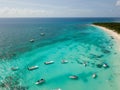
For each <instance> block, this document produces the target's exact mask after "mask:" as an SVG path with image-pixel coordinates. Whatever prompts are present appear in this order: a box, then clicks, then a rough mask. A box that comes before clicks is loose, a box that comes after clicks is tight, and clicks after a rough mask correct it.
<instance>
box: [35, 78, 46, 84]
mask: <svg viewBox="0 0 120 90" xmlns="http://www.w3.org/2000/svg"><path fill="white" fill-rule="evenodd" d="M44 82H45V80H44V79H40V80H38V81H37V82H36V83H35V84H36V85H38V84H43V83H44Z"/></svg>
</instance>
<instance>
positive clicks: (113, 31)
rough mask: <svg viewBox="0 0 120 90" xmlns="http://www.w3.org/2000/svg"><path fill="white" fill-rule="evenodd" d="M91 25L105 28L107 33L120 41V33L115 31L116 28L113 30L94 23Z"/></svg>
mask: <svg viewBox="0 0 120 90" xmlns="http://www.w3.org/2000/svg"><path fill="white" fill-rule="evenodd" d="M91 26H94V27H98V28H100V29H102V30H104V31H105V32H106V33H108V34H109V35H111V36H112V37H113V38H114V40H115V41H116V42H117V43H120V34H119V33H117V32H115V30H111V29H108V28H106V27H103V26H99V25H93V24H92V25H91Z"/></svg>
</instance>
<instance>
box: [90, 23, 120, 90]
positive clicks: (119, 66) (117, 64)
mask: <svg viewBox="0 0 120 90" xmlns="http://www.w3.org/2000/svg"><path fill="white" fill-rule="evenodd" d="M92 26H94V27H98V28H100V29H102V30H104V31H105V32H106V33H108V34H109V35H110V36H112V37H113V38H114V41H115V42H116V44H115V49H116V51H117V55H115V56H114V57H112V58H111V59H113V60H112V66H111V70H112V71H113V77H114V78H116V81H115V83H117V87H118V88H117V90H120V85H119V84H120V82H119V81H120V72H119V71H120V34H118V33H117V32H115V30H110V29H108V28H105V27H102V26H98V25H92ZM112 83H113V82H112Z"/></svg>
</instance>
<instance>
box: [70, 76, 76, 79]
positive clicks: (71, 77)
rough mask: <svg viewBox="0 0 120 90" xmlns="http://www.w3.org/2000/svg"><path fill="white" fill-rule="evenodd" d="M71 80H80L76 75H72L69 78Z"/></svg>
mask: <svg viewBox="0 0 120 90" xmlns="http://www.w3.org/2000/svg"><path fill="white" fill-rule="evenodd" d="M69 78H70V79H78V76H76V75H72V76H69Z"/></svg>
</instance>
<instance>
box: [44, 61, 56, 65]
mask: <svg viewBox="0 0 120 90" xmlns="http://www.w3.org/2000/svg"><path fill="white" fill-rule="evenodd" d="M53 63H54V61H47V62H44V64H46V65H48V64H53Z"/></svg>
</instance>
